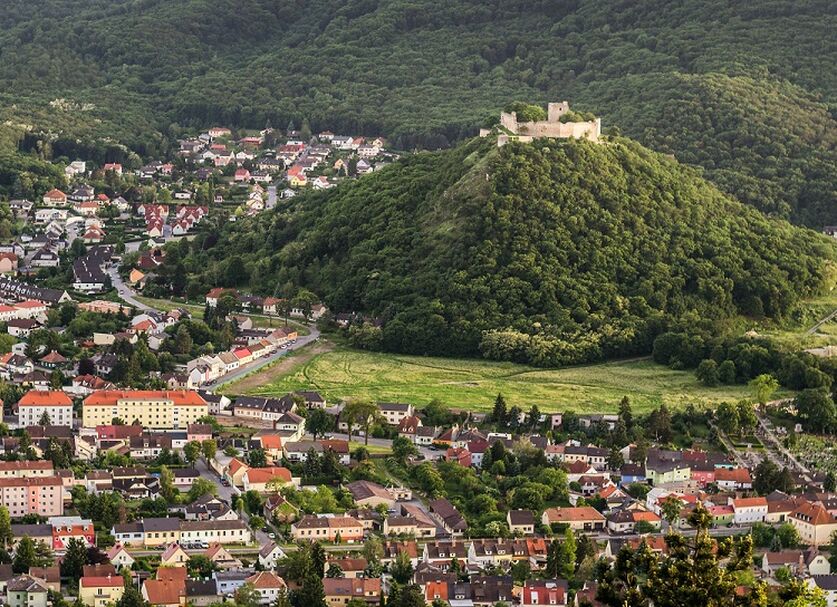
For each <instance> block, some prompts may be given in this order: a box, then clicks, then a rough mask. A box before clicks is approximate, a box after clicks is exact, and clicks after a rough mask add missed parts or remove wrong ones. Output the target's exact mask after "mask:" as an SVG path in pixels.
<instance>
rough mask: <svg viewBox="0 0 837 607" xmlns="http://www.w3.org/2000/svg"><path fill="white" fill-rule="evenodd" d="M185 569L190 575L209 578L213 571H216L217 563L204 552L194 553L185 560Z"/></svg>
mask: <svg viewBox="0 0 837 607" xmlns="http://www.w3.org/2000/svg"><path fill="white" fill-rule="evenodd" d="M186 569H188V570H189V575H190V576H191V577H198V578H204V579H205V578H210V577H212V574H213V573H214V572H215V571H218V569H219V568H218V565H216V564H215V561H213V560H212V559H211V558H209V557H208V556H206V555H204V554H195V555H193V556H190V557H189V560H188V561H186Z"/></svg>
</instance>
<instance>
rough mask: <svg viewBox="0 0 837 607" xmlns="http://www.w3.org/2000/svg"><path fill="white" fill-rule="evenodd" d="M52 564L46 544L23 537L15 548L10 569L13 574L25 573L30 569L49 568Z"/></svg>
mask: <svg viewBox="0 0 837 607" xmlns="http://www.w3.org/2000/svg"><path fill="white" fill-rule="evenodd" d="M52 562H53V554H52V551H51V550H50V549H49V547H48V546H47V545H46V544H44V543H43V542H41V541H38V542H35V541H34V540H33V539H32V538H30V537H28V536H24V537H23V538H22V539H21V540H20V541H19V542H18V543H17V547H16V548H15V558H14V561H12V569H13V570H14V572H15V573H27V572H28V571H29V568H30V567H49V566H50V565H52Z"/></svg>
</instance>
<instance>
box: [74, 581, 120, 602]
mask: <svg viewBox="0 0 837 607" xmlns="http://www.w3.org/2000/svg"><path fill="white" fill-rule="evenodd" d="M124 593H125V578H123V577H122V576H121V575H108V576H96V577H92V576H84V577H82V578H81V579H80V580H79V582H78V596H79V600H80V601H81V602H82V603H83V604H84V605H87V607H107V606H108V605H112V604H114V603H116V602H118V601H119V599H121V598H122V595H123V594H124Z"/></svg>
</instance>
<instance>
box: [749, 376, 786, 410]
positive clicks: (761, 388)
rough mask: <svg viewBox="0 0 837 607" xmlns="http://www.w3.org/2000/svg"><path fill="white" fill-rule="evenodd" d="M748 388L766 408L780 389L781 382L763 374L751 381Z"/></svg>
mask: <svg viewBox="0 0 837 607" xmlns="http://www.w3.org/2000/svg"><path fill="white" fill-rule="evenodd" d="M747 386H748V387H749V388H750V390H751V391H752V393H753V396H754V397H755V399H756V401H757V402H758V403H759V404H760V405H762V406H764V405H765V404H767V401H769V400H770V397H771V396H773V394H774V393H775V392H776V390H778V389H779V382H778V381H777V380H776V378H774V377H773V376H772V375H770V374H769V373H762V374H761V375H757V376H756V377H754V378H753V379H751V380H750V381H749V382H748V383H747Z"/></svg>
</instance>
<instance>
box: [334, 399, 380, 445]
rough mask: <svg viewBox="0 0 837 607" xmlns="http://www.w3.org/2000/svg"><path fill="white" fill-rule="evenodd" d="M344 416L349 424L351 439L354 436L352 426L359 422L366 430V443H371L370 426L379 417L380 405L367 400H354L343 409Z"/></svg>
mask: <svg viewBox="0 0 837 607" xmlns="http://www.w3.org/2000/svg"><path fill="white" fill-rule="evenodd" d="M342 416H343V417H344V418H345V419H346V422H347V423H348V424H349V440H351V438H352V429H351V428H352V426H353V425H354V424H359V425H360V426H361V427H363V431H364V444H366V445H368V444H369V428H370V426H371V425H372V424H373V423H374V422H375V421H376V420H377V419H378V417H379V413H378V407H377V406H376V405H375V403H372V402H369V401H365V400H352V401H350V402H349V403H348V404H347V405H346V406H345V408H344V409H343V412H342Z"/></svg>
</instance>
